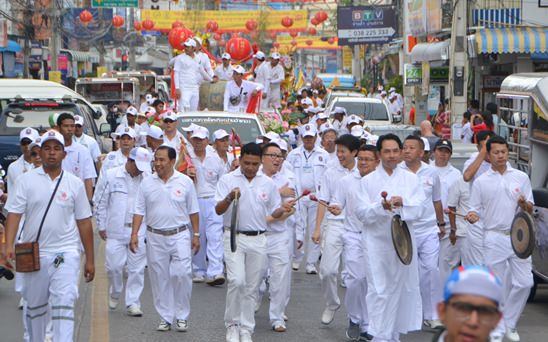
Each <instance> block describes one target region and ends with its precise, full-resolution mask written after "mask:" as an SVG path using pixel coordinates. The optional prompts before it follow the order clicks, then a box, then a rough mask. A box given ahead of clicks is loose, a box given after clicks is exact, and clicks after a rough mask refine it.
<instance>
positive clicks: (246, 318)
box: [224, 231, 268, 332]
mask: <svg viewBox="0 0 548 342" xmlns="http://www.w3.org/2000/svg"><path fill="white" fill-rule="evenodd" d="M236 241H237V246H238V247H237V249H236V252H234V253H233V252H232V251H231V250H230V231H226V232H225V234H224V245H225V265H226V276H227V280H228V284H227V290H226V308H225V325H226V327H229V326H231V325H239V326H240V329H244V330H247V331H249V332H253V330H254V329H255V303H256V302H257V299H258V297H259V285H260V284H261V281H262V279H263V276H264V274H265V272H266V266H267V262H268V258H267V255H266V251H267V242H266V236H265V235H264V234H261V235H258V236H247V235H244V234H238V236H237V237H236Z"/></svg>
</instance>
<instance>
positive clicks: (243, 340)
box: [240, 329, 253, 342]
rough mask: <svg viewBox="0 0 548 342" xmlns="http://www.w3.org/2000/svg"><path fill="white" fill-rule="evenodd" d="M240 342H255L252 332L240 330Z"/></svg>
mask: <svg viewBox="0 0 548 342" xmlns="http://www.w3.org/2000/svg"><path fill="white" fill-rule="evenodd" d="M240 342H253V340H252V339H251V332H250V331H249V330H245V329H241V330H240Z"/></svg>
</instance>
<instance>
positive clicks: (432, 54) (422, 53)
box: [411, 39, 450, 63]
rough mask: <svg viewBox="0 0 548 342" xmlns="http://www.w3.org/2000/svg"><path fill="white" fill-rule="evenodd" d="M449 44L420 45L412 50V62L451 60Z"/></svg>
mask: <svg viewBox="0 0 548 342" xmlns="http://www.w3.org/2000/svg"><path fill="white" fill-rule="evenodd" d="M449 42H450V40H449V39H448V40H444V41H442V42H435V43H419V44H417V45H415V46H414V47H413V50H411V62H413V63H420V62H429V61H445V60H448V59H449Z"/></svg>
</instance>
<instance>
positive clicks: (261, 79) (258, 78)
mask: <svg viewBox="0 0 548 342" xmlns="http://www.w3.org/2000/svg"><path fill="white" fill-rule="evenodd" d="M253 58H255V61H256V63H257V65H256V66H255V80H254V81H255V82H256V83H259V84H261V85H262V86H263V96H262V101H261V108H262V109H266V108H267V106H268V101H267V96H268V90H269V87H270V81H269V79H270V72H269V70H268V63H267V62H265V59H266V56H265V54H264V52H262V51H257V53H256V54H254V55H253Z"/></svg>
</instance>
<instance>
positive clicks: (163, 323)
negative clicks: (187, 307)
mask: <svg viewBox="0 0 548 342" xmlns="http://www.w3.org/2000/svg"><path fill="white" fill-rule="evenodd" d="M156 330H157V331H170V330H171V324H169V323H168V322H166V321H164V320H161V321H160V324H158V328H156Z"/></svg>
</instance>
